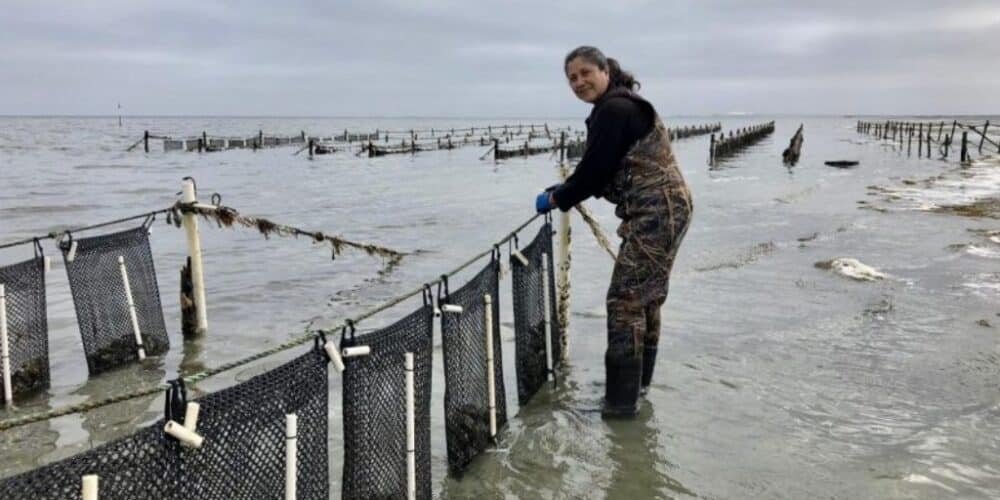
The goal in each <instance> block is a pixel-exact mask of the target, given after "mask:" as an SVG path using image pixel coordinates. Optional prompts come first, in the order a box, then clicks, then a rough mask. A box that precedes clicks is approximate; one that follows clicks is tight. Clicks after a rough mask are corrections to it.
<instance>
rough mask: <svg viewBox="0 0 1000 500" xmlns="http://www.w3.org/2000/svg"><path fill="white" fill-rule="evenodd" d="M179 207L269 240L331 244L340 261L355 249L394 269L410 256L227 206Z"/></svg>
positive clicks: (192, 204)
mask: <svg viewBox="0 0 1000 500" xmlns="http://www.w3.org/2000/svg"><path fill="white" fill-rule="evenodd" d="M175 208H176V209H177V210H178V211H180V212H184V213H194V214H198V215H201V216H202V217H203V218H205V220H209V221H215V223H216V224H217V225H218V226H219V227H220V228H221V227H228V228H231V227H233V226H234V225H240V226H243V227H246V228H250V229H257V231H259V232H260V233H261V234H262V235H264V238H265V239H270V235H272V234H276V235H278V236H282V237H288V236H291V237H298V236H300V235H302V236H308V237H310V238H312V240H313V241H314V242H316V243H320V242H324V241H325V242H328V243H329V244H330V247H331V249H332V255H333V257H334V258H336V256H337V255H340V254H341V253H342V252H343V249H344V247H349V248H353V249H356V250H361V251H363V252H365V253H367V254H368V255H371V256H378V257H382V258H385V259H388V263H387V266H388V267H389V268H394V267H395V266H397V265H398V264H399V262H400V261H401V260H402V259H403V257H404V256H406V255H408V254H407V253H405V252H400V251H398V250H393V249H391V248H387V247H383V246H380V245H375V244H373V243H363V242H356V241H351V240H347V239H344V238H340V237H337V236H329V235H327V234H325V233H323V232H322V231H306V230H304V229H299V228H297V227H294V226H289V225H285V224H278V223H276V222H272V221H270V220H268V219H265V218H263V217H250V216H246V215H240V213H239V212H238V211H237V210H236V209H235V208H232V207H226V206H222V205H219V206H215V207H211V208H207V207H205V206H199V205H197V204H194V203H180V202H178V203H177V204H176V205H175ZM178 219H179V217H177V215H176V214H174V216H173V220H174V221H175V223H176V222H177V221H178Z"/></svg>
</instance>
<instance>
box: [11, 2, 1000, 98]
mask: <svg viewBox="0 0 1000 500" xmlns="http://www.w3.org/2000/svg"><path fill="white" fill-rule="evenodd" d="M751 4H752V6H751ZM810 4H814V5H810ZM581 44H588V45H595V46H597V47H600V48H601V49H602V50H604V52H605V53H606V54H608V55H609V56H612V57H616V58H618V59H619V60H620V61H621V63H622V65H623V67H625V68H626V69H629V70H632V71H633V72H634V73H635V74H636V76H637V78H638V79H639V81H640V82H642V84H643V88H642V93H643V94H644V95H645V96H647V97H648V98H650V99H651V100H652V101H653V103H654V104H655V105H656V106H657V108H658V109H659V111H660V112H661V114H664V115H684V114H709V113H731V112H755V113H823V114H854V113H872V114H879V113H900V114H905V113H918V114H934V113H941V114H953V113H1000V67H998V63H1000V0H990V1H985V2H971V1H940V0H935V1H922V0H921V1H913V0H905V1H904V0H891V1H888V0H882V1H879V0H867V1H863V2H856V1H853V0H837V1H816V2H811V1H784V2H777V1H771V2H764V1H759V2H750V1H746V2H743V1H739V2H737V1H733V2H711V1H706V0H692V1H688V2H668V1H664V0H660V1H621V0H603V1H589V0H588V1H582V0H573V1H565V2H545V1H538V2H528V1H518V2H474V1H457V0H456V1H419V0H395V1H394V0H388V1H381V0H362V1H354V2H341V1H336V0H322V1H320V0H318V1H314V2H292V1H290V2H282V1H277V0H244V1H240V2H220V1H213V0H167V1H156V2H147V1H142V0H107V1H87V0H78V1H65V0H62V1H47V0H31V1H20V0H4V1H3V3H2V5H0V68H2V69H0V114H115V105H116V103H117V102H119V101H120V102H121V103H122V107H123V109H124V111H125V113H127V114H170V115H190V114H194V115H219V114H225V115H316V116H321V115H322V116H466V117H473V116H489V117H504V116H511V117H514V116H531V117H559V116H579V115H580V114H581V113H583V112H585V111H586V110H585V106H584V105H583V104H581V103H579V102H578V101H576V99H575V97H573V95H572V94H571V93H570V91H569V89H568V87H567V85H566V83H565V78H564V76H563V73H562V58H563V56H564V55H565V54H566V52H568V51H569V50H570V49H572V48H573V47H575V46H577V45H581ZM581 106H584V107H583V108H581Z"/></svg>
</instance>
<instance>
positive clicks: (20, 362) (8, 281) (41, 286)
mask: <svg viewBox="0 0 1000 500" xmlns="http://www.w3.org/2000/svg"><path fill="white" fill-rule="evenodd" d="M0 284H2V285H4V288H5V290H6V292H5V293H6V296H7V342H8V346H9V349H10V350H9V353H10V385H11V392H12V393H13V395H14V397H17V396H18V395H20V394H26V393H29V392H32V391H35V390H38V389H43V388H45V387H48V386H49V327H48V320H47V318H46V316H45V258H44V257H43V256H41V255H39V256H38V257H35V258H34V259H31V260H27V261H24V262H21V263H18V264H12V265H9V266H4V267H0ZM0 390H5V388H4V387H3V379H2V377H0Z"/></svg>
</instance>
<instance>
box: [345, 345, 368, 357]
mask: <svg viewBox="0 0 1000 500" xmlns="http://www.w3.org/2000/svg"><path fill="white" fill-rule="evenodd" d="M371 353H372V348H371V347H370V346H366V345H359V346H354V347H345V348H344V352H343V354H344V357H345V358H353V357H357V356H367V355H369V354H371Z"/></svg>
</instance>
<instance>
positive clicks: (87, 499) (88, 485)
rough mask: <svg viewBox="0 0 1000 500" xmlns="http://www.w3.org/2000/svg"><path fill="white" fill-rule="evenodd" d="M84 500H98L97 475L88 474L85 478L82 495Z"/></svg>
mask: <svg viewBox="0 0 1000 500" xmlns="http://www.w3.org/2000/svg"><path fill="white" fill-rule="evenodd" d="M80 496H81V497H83V500H97V475H96V474H88V475H86V476H83V491H82V492H81V494H80Z"/></svg>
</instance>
